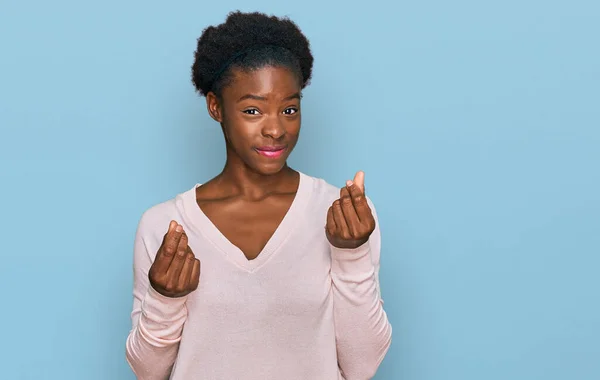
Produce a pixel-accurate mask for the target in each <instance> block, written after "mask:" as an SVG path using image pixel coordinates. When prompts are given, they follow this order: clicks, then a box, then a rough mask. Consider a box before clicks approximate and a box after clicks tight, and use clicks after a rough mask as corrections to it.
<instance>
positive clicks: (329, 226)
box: [325, 207, 337, 235]
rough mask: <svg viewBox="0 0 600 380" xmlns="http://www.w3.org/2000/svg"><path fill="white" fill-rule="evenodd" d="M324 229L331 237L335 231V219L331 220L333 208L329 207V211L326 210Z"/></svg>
mask: <svg viewBox="0 0 600 380" xmlns="http://www.w3.org/2000/svg"><path fill="white" fill-rule="evenodd" d="M325 228H327V232H329V234H330V235H333V234H334V233H335V230H336V229H337V226H336V224H335V219H334V218H333V207H329V210H327V225H326V226H325Z"/></svg>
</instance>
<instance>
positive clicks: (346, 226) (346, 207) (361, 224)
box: [325, 171, 375, 249]
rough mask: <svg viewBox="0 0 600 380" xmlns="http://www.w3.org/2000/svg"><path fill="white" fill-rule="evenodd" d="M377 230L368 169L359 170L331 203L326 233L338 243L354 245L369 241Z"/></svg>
mask: <svg viewBox="0 0 600 380" xmlns="http://www.w3.org/2000/svg"><path fill="white" fill-rule="evenodd" d="M373 230H375V218H374V217H373V213H372V212H371V208H370V207H369V204H368V203H367V198H366V197H365V173H364V172H362V171H359V172H358V173H356V175H355V176H354V180H353V181H348V182H347V183H346V186H345V187H343V188H342V189H341V190H340V198H339V199H336V200H335V201H334V202H333V204H332V205H331V207H329V211H327V225H326V226H325V233H326V235H327V240H329V242H330V243H331V245H333V246H334V247H337V248H350V249H352V248H357V247H360V246H361V245H363V244H364V243H366V242H367V241H368V240H369V236H371V233H372V232H373Z"/></svg>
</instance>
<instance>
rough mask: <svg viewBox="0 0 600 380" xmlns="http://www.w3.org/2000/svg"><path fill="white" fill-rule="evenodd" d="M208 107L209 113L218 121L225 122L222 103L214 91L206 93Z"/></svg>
mask: <svg viewBox="0 0 600 380" xmlns="http://www.w3.org/2000/svg"><path fill="white" fill-rule="evenodd" d="M206 108H207V109H208V114H209V115H210V117H212V118H213V120H215V121H216V122H218V123H222V122H223V116H222V112H221V104H220V103H219V99H218V97H217V95H216V94H215V93H214V92H212V91H211V92H209V93H208V94H206Z"/></svg>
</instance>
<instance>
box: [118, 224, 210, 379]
mask: <svg viewBox="0 0 600 380" xmlns="http://www.w3.org/2000/svg"><path fill="white" fill-rule="evenodd" d="M177 227H179V228H177ZM178 230H179V231H178ZM149 232H150V230H148V229H146V228H145V224H144V217H142V220H141V221H140V224H139V225H138V229H137V232H136V237H135V243H134V262H133V268H134V275H133V281H134V286H133V311H132V313H131V322H132V328H131V331H130V332H129V336H128V337H127V343H126V358H127V362H128V363H129V365H130V367H131V369H132V370H133V372H134V373H135V375H136V376H137V378H138V379H139V380H165V379H168V378H169V376H170V374H171V370H172V368H173V364H174V363H175V358H176V357H177V352H178V350H179V341H180V340H181V333H182V331H183V325H184V323H185V321H186V319H187V309H186V305H185V303H186V299H187V294H189V293H190V292H191V291H193V290H194V289H196V287H197V286H198V282H197V280H198V278H199V269H200V268H199V264H200V263H199V262H197V263H196V261H198V260H196V259H195V257H194V255H193V253H192V252H191V250H190V249H189V247H188V246H187V237H186V236H185V234H184V233H183V229H182V228H181V226H178V224H177V223H175V222H171V224H170V225H169V231H168V232H167V234H166V235H165V237H164V239H163V242H162V244H161V246H160V247H159V248H158V250H157V252H156V248H151V247H149V245H152V244H151V242H152V240H153V239H152V237H151V236H146V234H147V233H149ZM154 240H155V239H154ZM155 252H156V254H154V253H155ZM154 256H155V258H154V260H153V257H154ZM194 277H195V279H194ZM151 279H152V280H151ZM151 282H152V284H151ZM156 289H159V290H160V292H159V291H157V290H156Z"/></svg>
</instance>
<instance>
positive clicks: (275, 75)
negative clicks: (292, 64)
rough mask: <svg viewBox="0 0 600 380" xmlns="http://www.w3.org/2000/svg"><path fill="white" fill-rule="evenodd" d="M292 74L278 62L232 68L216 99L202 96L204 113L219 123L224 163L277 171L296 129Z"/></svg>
mask: <svg viewBox="0 0 600 380" xmlns="http://www.w3.org/2000/svg"><path fill="white" fill-rule="evenodd" d="M300 94H301V85H300V81H299V80H298V77H297V76H296V75H295V74H294V73H293V72H292V71H291V70H289V69H287V68H284V67H264V68H261V69H257V70H252V71H248V72H244V71H241V70H237V71H236V72H235V73H234V79H233V81H232V82H231V83H230V84H229V85H227V86H226V87H225V88H224V89H223V90H222V93H221V98H220V99H218V98H217V96H215V95H214V94H212V93H209V94H208V95H207V97H206V99H207V106H208V110H209V113H210V115H211V117H212V118H213V119H215V120H216V121H218V122H219V123H221V125H222V127H223V132H224V133H225V138H226V141H227V160H228V163H229V164H231V163H240V164H244V165H245V166H246V167H248V168H250V169H251V170H253V171H256V172H258V173H260V174H264V175H270V174H275V173H278V172H279V171H280V170H281V169H282V168H283V167H285V165H286V160H287V158H288V156H289V155H290V153H291V152H292V150H293V149H294V147H295V146H296V142H297V141H298V136H299V133H300Z"/></svg>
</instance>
